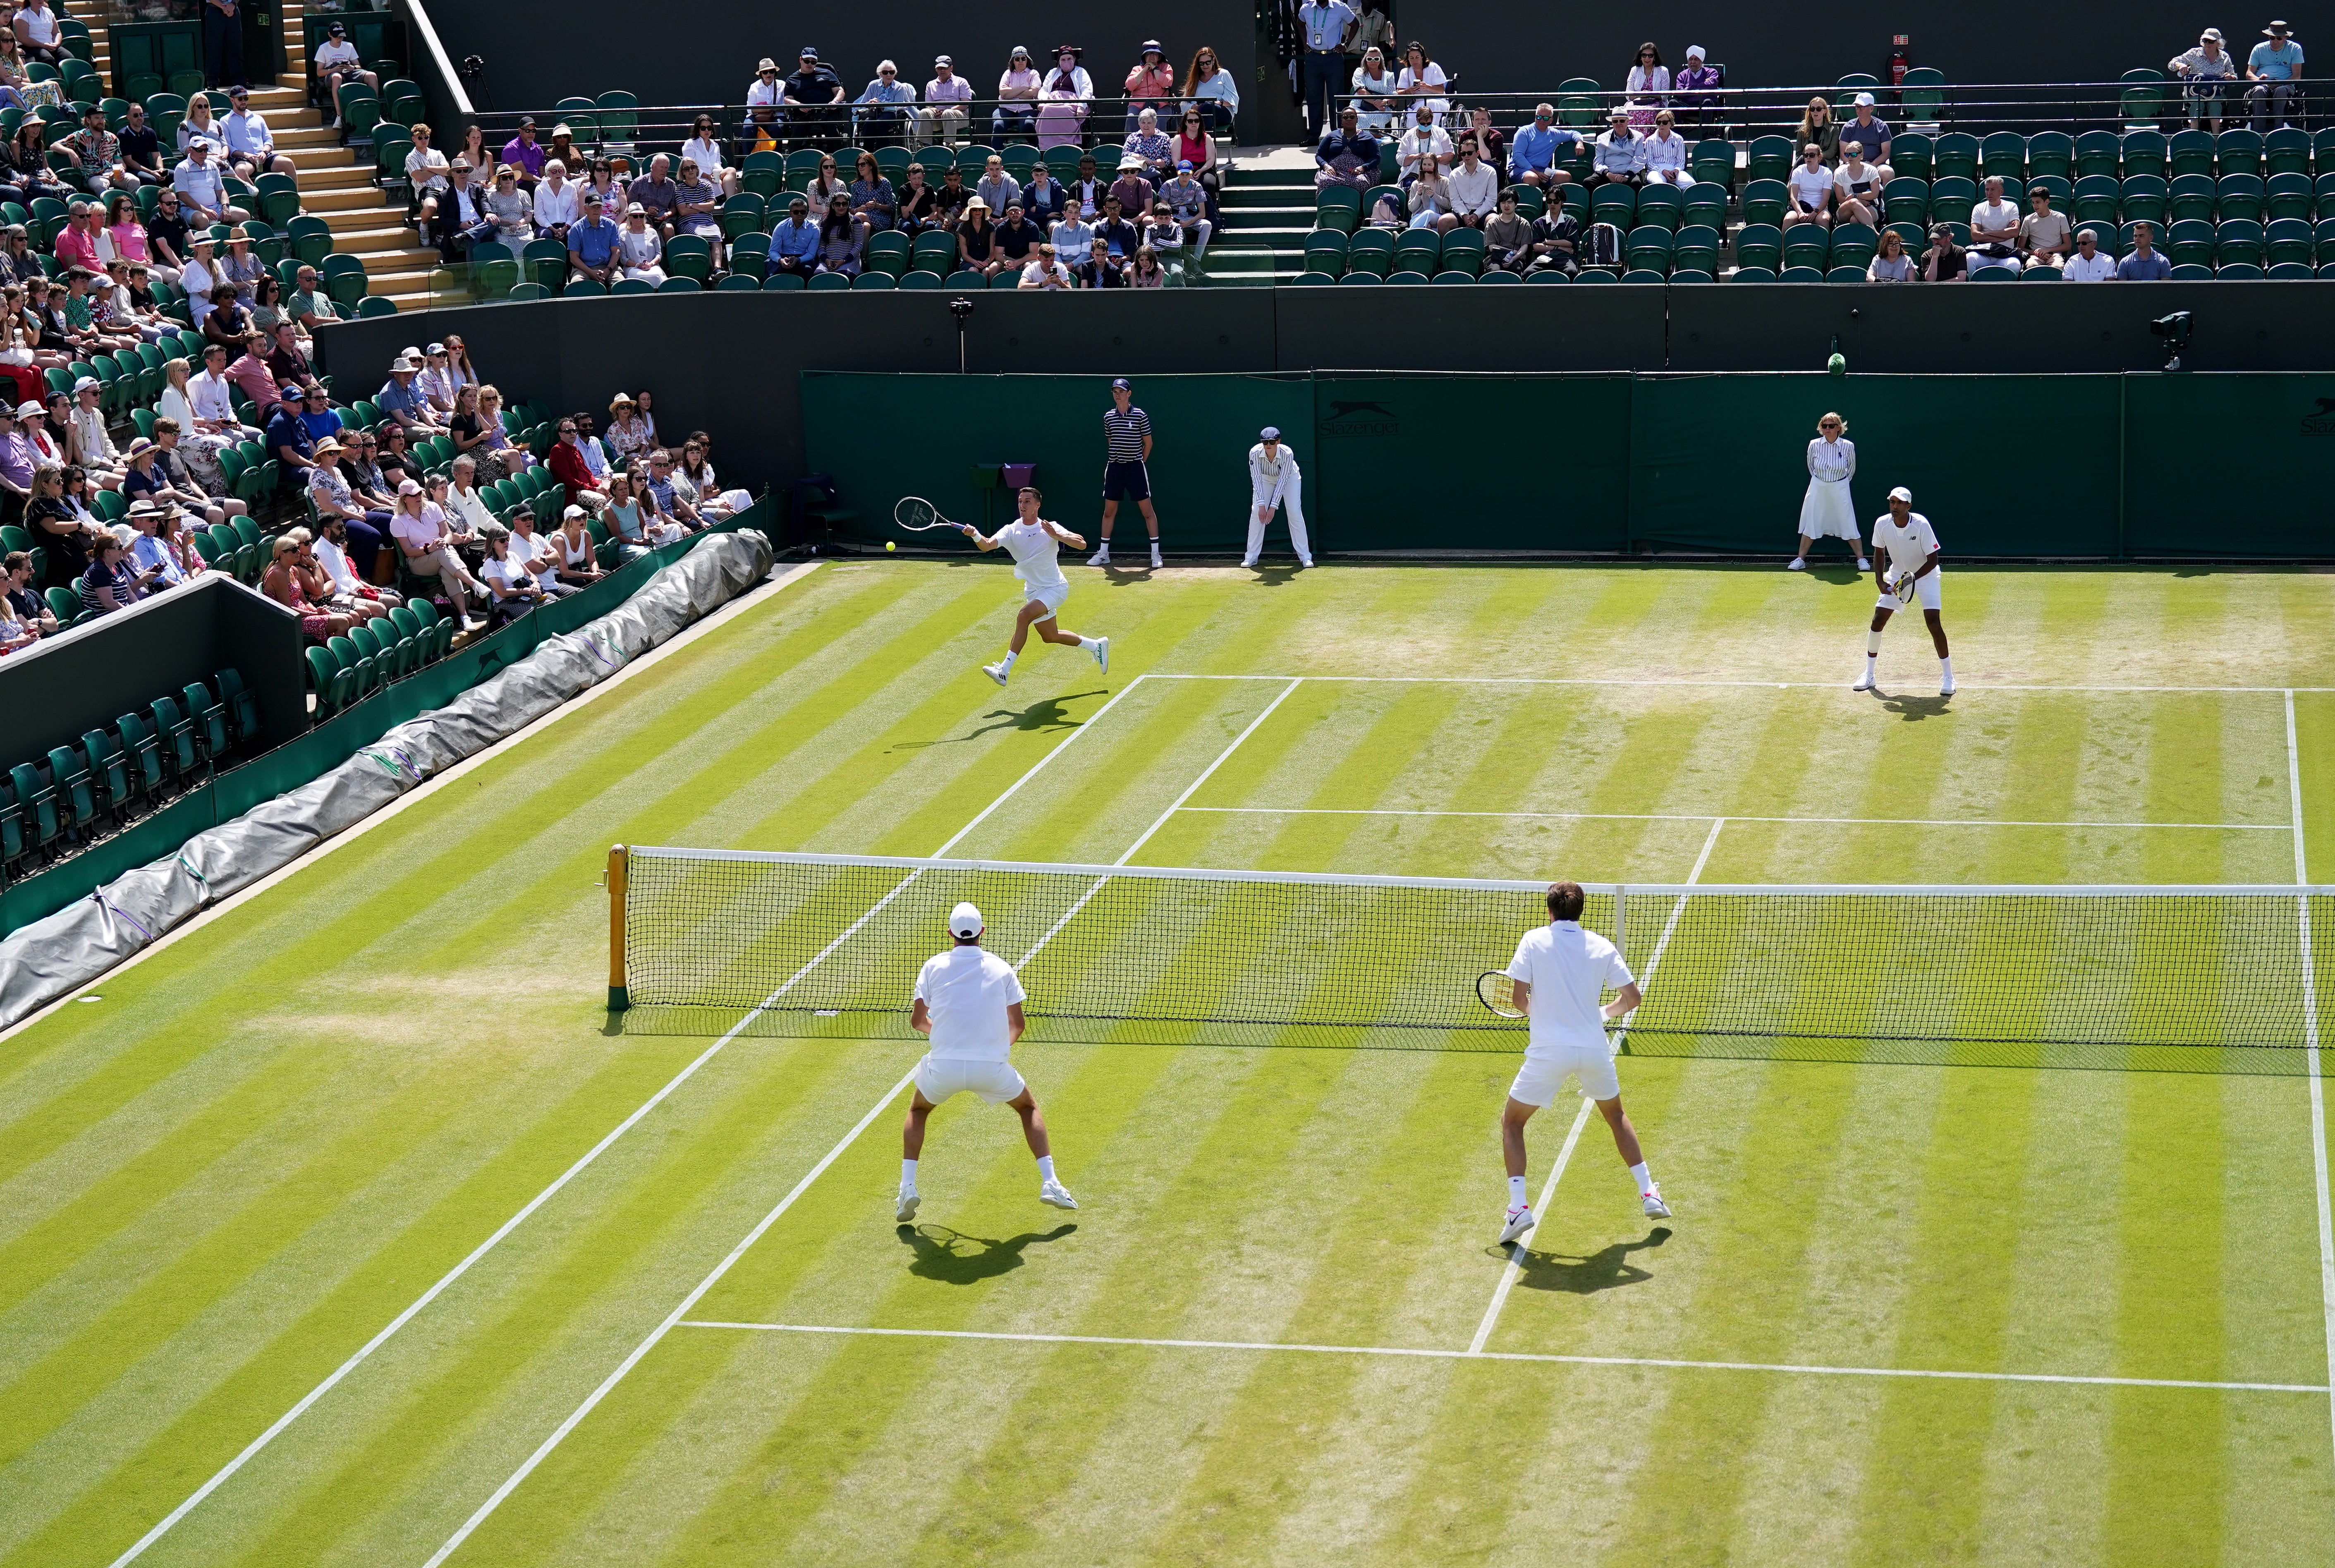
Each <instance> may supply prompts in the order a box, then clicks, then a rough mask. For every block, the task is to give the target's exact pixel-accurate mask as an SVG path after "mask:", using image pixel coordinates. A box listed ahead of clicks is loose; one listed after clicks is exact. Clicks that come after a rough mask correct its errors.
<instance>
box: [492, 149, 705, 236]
mask: <svg viewBox="0 0 2335 1568" xmlns="http://www.w3.org/2000/svg"><path fill="white" fill-rule="evenodd" d="M660 156H662V154H660ZM487 218H488V220H489V222H491V223H492V224H493V225H494V231H493V237H494V238H495V239H497V240H498V241H499V242H500V243H502V244H503V245H506V246H509V247H510V249H511V250H512V251H513V252H514V253H516V252H518V251H519V250H521V249H523V248H525V247H526V246H527V244H528V241H530V240H532V239H533V238H534V237H535V198H533V197H531V196H529V195H528V193H527V190H526V189H525V188H524V187H523V186H521V185H520V184H519V179H518V169H513V168H512V167H510V165H509V164H505V165H504V166H503V167H502V168H500V169H496V170H495V183H494V186H493V189H490V190H489V191H488V192H487Z"/></svg>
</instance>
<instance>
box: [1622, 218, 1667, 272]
mask: <svg viewBox="0 0 2335 1568" xmlns="http://www.w3.org/2000/svg"><path fill="white" fill-rule="evenodd" d="M1672 243H1673V241H1672V237H1671V231H1670V230H1669V229H1667V228H1664V227H1662V225H1661V224H1659V223H1642V224H1640V225H1638V227H1635V228H1633V229H1632V230H1630V234H1629V242H1628V247H1627V249H1626V250H1625V252H1624V255H1625V256H1627V258H1628V261H1629V266H1630V268H1631V270H1632V271H1633V272H1652V273H1655V274H1657V275H1667V274H1668V273H1669V271H1670V269H1671V245H1672ZM1623 281H1624V282H1628V281H1629V280H1628V279H1627V278H1624V279H1623Z"/></svg>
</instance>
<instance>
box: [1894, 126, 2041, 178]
mask: <svg viewBox="0 0 2335 1568" xmlns="http://www.w3.org/2000/svg"><path fill="white" fill-rule="evenodd" d="M1892 150H1893V151H1894V149H1892ZM2075 164H2076V140H2075V138H2073V137H2071V136H2069V134H2068V133H2067V132H2066V131H2037V132H2036V133H2035V134H2034V135H2032V136H2030V137H2029V138H2028V139H2027V174H2028V178H2029V179H2033V178H2034V177H2036V176H2037V175H2041V174H2054V175H2057V176H2059V178H2060V179H2072V178H2073V177H2074V175H2075Z"/></svg>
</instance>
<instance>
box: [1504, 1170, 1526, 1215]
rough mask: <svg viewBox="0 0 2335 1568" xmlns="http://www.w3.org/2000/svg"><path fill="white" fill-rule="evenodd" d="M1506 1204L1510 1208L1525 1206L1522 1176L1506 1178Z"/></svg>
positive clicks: (1523, 1179)
mask: <svg viewBox="0 0 2335 1568" xmlns="http://www.w3.org/2000/svg"><path fill="white" fill-rule="evenodd" d="M1508 1206H1509V1207H1510V1208H1512V1209H1520V1208H1522V1207H1524V1206H1525V1178H1524V1177H1522V1176H1510V1177H1509V1178H1508Z"/></svg>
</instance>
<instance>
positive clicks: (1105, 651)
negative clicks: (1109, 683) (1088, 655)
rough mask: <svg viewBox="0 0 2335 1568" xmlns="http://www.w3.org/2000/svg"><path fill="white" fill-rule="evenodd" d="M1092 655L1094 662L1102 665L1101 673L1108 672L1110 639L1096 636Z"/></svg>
mask: <svg viewBox="0 0 2335 1568" xmlns="http://www.w3.org/2000/svg"><path fill="white" fill-rule="evenodd" d="M1094 656H1095V663H1098V664H1100V665H1101V666H1102V673H1104V674H1106V675H1108V674H1109V673H1110V639H1109V637H1097V638H1096V639H1095V645H1094Z"/></svg>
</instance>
